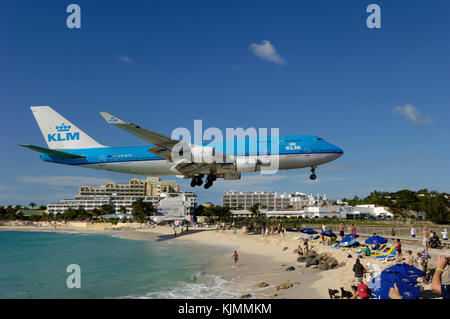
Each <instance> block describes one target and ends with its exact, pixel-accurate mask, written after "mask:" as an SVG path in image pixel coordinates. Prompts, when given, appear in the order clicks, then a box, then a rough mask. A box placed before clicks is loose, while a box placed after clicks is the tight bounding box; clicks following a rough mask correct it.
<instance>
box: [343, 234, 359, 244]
mask: <svg viewBox="0 0 450 319" xmlns="http://www.w3.org/2000/svg"><path fill="white" fill-rule="evenodd" d="M358 237H359V235H357V234H348V235H346V236H345V237H344V238H342V240H341V243H345V242H347V241H352V240H353V239H355V238H358Z"/></svg>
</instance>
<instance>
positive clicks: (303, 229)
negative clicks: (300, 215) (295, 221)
mask: <svg viewBox="0 0 450 319" xmlns="http://www.w3.org/2000/svg"><path fill="white" fill-rule="evenodd" d="M300 232H301V233H304V234H309V235H312V234H317V232H316V231H315V230H314V229H312V228H302V229H300Z"/></svg>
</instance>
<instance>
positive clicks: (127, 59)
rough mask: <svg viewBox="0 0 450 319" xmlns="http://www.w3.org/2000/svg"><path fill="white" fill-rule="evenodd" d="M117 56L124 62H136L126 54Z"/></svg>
mask: <svg viewBox="0 0 450 319" xmlns="http://www.w3.org/2000/svg"><path fill="white" fill-rule="evenodd" d="M117 58H118V59H119V61H122V62H124V63H128V64H133V63H134V62H133V60H131V58H130V57H128V56H125V55H123V56H118V57H117Z"/></svg>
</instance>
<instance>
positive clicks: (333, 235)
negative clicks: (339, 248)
mask: <svg viewBox="0 0 450 319" xmlns="http://www.w3.org/2000/svg"><path fill="white" fill-rule="evenodd" d="M320 234H321V235H322V236H328V237H337V236H336V234H335V233H333V232H332V231H331V230H326V231H323V232H321V233H320Z"/></svg>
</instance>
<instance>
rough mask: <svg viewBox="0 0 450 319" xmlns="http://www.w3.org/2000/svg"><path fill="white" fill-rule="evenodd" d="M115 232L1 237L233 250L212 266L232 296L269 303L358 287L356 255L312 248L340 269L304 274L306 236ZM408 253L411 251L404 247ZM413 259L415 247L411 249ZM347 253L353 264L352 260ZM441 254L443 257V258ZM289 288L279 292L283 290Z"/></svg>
mask: <svg viewBox="0 0 450 319" xmlns="http://www.w3.org/2000/svg"><path fill="white" fill-rule="evenodd" d="M126 228H127V229H123V227H122V228H121V227H112V228H106V229H101V227H98V228H96V229H85V228H84V227H78V228H77V227H73V225H72V227H68V225H64V226H61V227H58V226H57V227H56V228H54V227H35V226H0V231H2V230H5V231H37V232H40V231H49V232H59V233H71V234H74V233H75V234H77V233H91V234H96V233H97V234H105V235H111V236H114V237H118V238H123V239H131V240H151V241H157V242H158V241H166V240H170V241H173V242H174V243H177V244H180V243H185V244H192V245H211V246H216V247H220V248H225V249H229V250H230V258H229V260H230V267H228V266H226V264H227V261H226V259H225V257H224V256H217V260H213V261H212V262H213V264H215V265H219V266H218V269H213V271H217V273H216V274H217V275H219V276H223V277H224V278H226V280H228V286H229V288H230V290H232V291H235V292H236V293H238V294H242V297H243V296H244V295H247V294H250V296H248V295H247V296H246V297H247V298H248V297H249V298H256V299H261V298H263V299H266V298H277V299H278V298H282V299H284V298H287V299H328V298H330V297H329V295H328V289H329V288H331V289H338V290H339V289H340V288H341V287H343V288H344V289H345V290H347V291H351V285H353V284H354V278H353V271H352V268H353V264H354V262H355V257H356V254H355V253H354V252H349V251H343V250H340V249H333V248H331V247H329V246H325V245H322V244H319V243H313V244H312V245H311V248H312V249H313V250H314V251H316V252H317V253H318V254H323V253H328V254H330V255H331V256H332V257H334V258H335V259H336V260H337V261H338V263H339V266H338V267H336V268H333V269H329V270H325V271H320V270H318V269H317V267H315V266H312V267H310V268H308V269H307V268H305V264H304V263H299V262H297V257H298V255H297V254H296V253H294V252H293V251H294V249H296V248H297V245H298V244H299V241H298V238H299V237H303V234H293V233H288V234H287V235H286V237H285V238H283V237H282V236H270V237H263V236H261V235H244V234H242V232H241V231H238V232H237V233H236V234H235V233H234V232H233V231H232V230H226V231H223V230H217V231H216V230H214V229H205V228H190V229H189V232H188V233H186V232H184V233H183V234H180V233H179V232H178V234H177V236H176V237H174V234H173V229H172V228H171V227H164V226H154V227H149V228H140V227H130V226H128V227H126ZM404 246H405V250H406V249H410V248H408V245H406V244H405V245H404ZM412 248H413V249H415V250H414V253H415V252H416V251H417V247H412ZM234 250H237V251H238V253H239V257H240V258H239V262H238V267H237V269H236V270H232V258H231V255H232V254H233V251H234ZM349 253H352V254H353V258H348V257H347V255H348V254H349ZM436 253H437V252H432V253H431V252H430V255H432V254H433V255H436ZM440 253H442V252H440ZM361 262H362V263H363V264H366V263H367V262H370V263H372V265H374V266H375V265H377V266H378V267H379V268H380V269H381V270H382V269H384V268H387V267H389V266H392V265H393V264H395V262H394V261H391V262H386V263H381V262H379V261H378V260H376V259H375V258H373V257H366V258H363V259H361ZM291 266H293V267H294V268H295V270H293V271H286V269H287V268H288V267H291ZM432 267H433V260H430V263H429V269H430V268H432ZM262 283H265V284H268V285H267V286H266V287H262V286H261V287H258V285H261V284H262ZM283 284H288V285H287V287H286V285H285V287H284V288H287V289H283V287H281V289H278V290H277V289H276V288H277V287H279V286H280V285H281V286H282V285H283ZM424 289H425V290H430V284H428V285H424Z"/></svg>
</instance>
